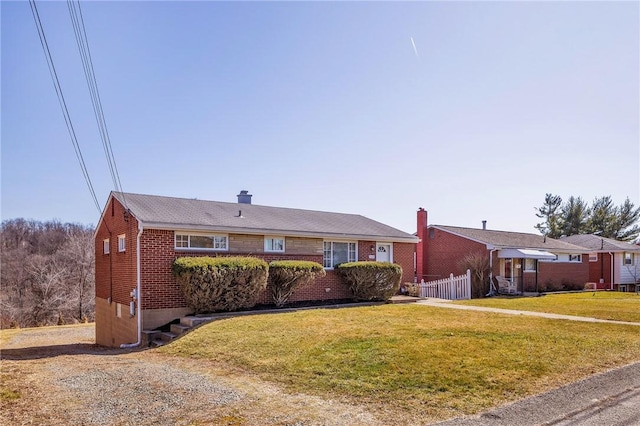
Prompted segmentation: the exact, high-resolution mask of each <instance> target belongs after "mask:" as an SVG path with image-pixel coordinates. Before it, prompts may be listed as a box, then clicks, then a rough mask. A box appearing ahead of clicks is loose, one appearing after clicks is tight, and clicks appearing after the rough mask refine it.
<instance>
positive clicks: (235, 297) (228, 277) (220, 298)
mask: <svg viewBox="0 0 640 426" xmlns="http://www.w3.org/2000/svg"><path fill="white" fill-rule="evenodd" d="M268 270H269V265H267V262H265V261H264V260H262V259H258V258H255V257H180V258H178V259H176V260H175V261H174V262H173V274H174V275H175V276H176V279H177V281H178V284H179V285H180V288H181V289H182V293H183V295H184V298H185V299H186V301H187V304H188V305H189V307H191V308H193V309H194V310H195V311H196V313H201V312H213V311H236V310H238V309H247V308H251V307H253V306H255V305H256V303H257V302H258V297H259V296H260V292H261V291H263V290H264V289H265V288H266V287H267V274H268Z"/></svg>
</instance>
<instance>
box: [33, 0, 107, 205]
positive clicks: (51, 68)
mask: <svg viewBox="0 0 640 426" xmlns="http://www.w3.org/2000/svg"><path fill="white" fill-rule="evenodd" d="M29 5H30V6H31V14H32V15H33V20H34V22H35V24H36V29H37V30H38V37H39V38H40V44H41V45H42V50H43V51H44V56H45V59H46V61H47V67H48V68H49V74H50V75H51V80H52V81H53V87H54V88H55V90H56V95H57V97H58V103H59V104H60V108H61V109H62V115H63V116H64V121H65V124H66V126H67V131H68V132H69V136H70V137H71V144H72V145H73V149H74V151H75V153H76V157H77V159H78V162H79V163H80V169H81V170H82V175H83V176H84V180H85V182H86V183H87V186H88V187H89V192H90V193H91V197H92V198H93V202H94V203H95V205H96V208H97V209H98V212H99V213H101V212H102V209H101V208H100V203H98V198H97V197H96V192H95V191H94V189H93V184H92V183H91V178H90V177H89V171H88V170H87V165H86V164H85V162H84V158H83V156H82V151H81V150H80V145H79V144H78V138H77V137H76V132H75V130H74V128H73V123H72V122H71V116H70V114H69V109H68V108H67V103H66V101H65V99H64V95H63V94H62V87H61V86H60V80H59V79H58V73H57V72H56V67H55V65H54V63H53V58H52V57H51V51H50V50H49V44H48V43H47V37H46V36H45V34H44V28H43V27H42V22H41V20H40V14H39V13H38V7H37V6H36V2H35V0H29Z"/></svg>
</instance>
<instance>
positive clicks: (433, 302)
mask: <svg viewBox="0 0 640 426" xmlns="http://www.w3.org/2000/svg"><path fill="white" fill-rule="evenodd" d="M451 302H452V301H451V300H445V299H436V298H428V299H419V300H417V301H416V303H417V304H419V305H427V306H433V307H436V308H449V309H460V310H463V311H481V312H495V313H498V314H507V315H526V316H531V317H540V318H551V319H561V320H569V321H582V322H595V323H607V324H620V325H635V326H638V327H640V322H629V321H613V320H604V319H599V318H590V317H578V316H575V315H561V314H550V313H547V312H533V311H519V310H516V309H501V308H489V307H486V306H472V305H457V304H454V303H451Z"/></svg>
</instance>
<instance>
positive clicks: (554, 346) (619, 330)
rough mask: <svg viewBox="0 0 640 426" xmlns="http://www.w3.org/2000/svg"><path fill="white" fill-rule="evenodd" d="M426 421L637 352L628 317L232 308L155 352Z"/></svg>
mask: <svg viewBox="0 0 640 426" xmlns="http://www.w3.org/2000/svg"><path fill="white" fill-rule="evenodd" d="M161 351H162V352H163V353H165V354H169V355H176V356H185V357H193V358H201V359H206V360H211V361H214V362H216V363H220V364H222V365H227V366H228V368H230V369H233V370H237V369H240V370H241V371H245V372H247V373H251V374H256V375H257V376H258V377H260V378H262V379H264V380H268V381H271V382H274V383H277V384H280V385H282V386H284V387H285V388H286V389H287V390H288V391H290V392H301V393H307V394H314V395H319V396H322V397H329V398H339V399H340V400H344V401H348V402H351V403H357V404H365V405H370V406H371V407H375V409H376V411H378V412H382V413H386V414H385V415H391V416H392V415H393V413H394V412H395V413H400V412H402V413H403V416H407V415H409V416H411V415H413V416H415V419H420V418H422V419H423V421H424V420H428V419H431V420H437V419H444V418H448V417H452V416H456V415H461V414H472V413H477V412H479V411H481V410H484V409H487V408H489V407H491V406H494V405H497V404H500V403H503V402H506V401H510V400H514V399H518V398H521V397H524V396H526V395H531V394H535V393H538V392H541V391H544V390H547V389H550V388H553V387H555V386H557V385H559V384H564V383H567V382H570V381H573V380H576V379H578V378H582V377H585V376H587V375H590V374H592V373H595V372H599V371H604V370H606V369H609V368H612V367H614V366H619V365H623V364H626V363H629V362H632V361H636V360H638V359H640V357H639V355H638V354H640V333H638V328H637V327H633V326H621V325H610V324H589V323H577V322H576V323H573V322H567V321H558V320H549V319H542V318H531V317H519V316H508V315H500V314H491V313H483V312H466V311H458V310H446V309H438V308H431V307H427V306H420V305H404V306H402V305H382V306H374V307H364V308H349V309H337V310H332V309H321V310H311V311H301V312H294V313H282V314H272V315H256V316H245V317H236V318H231V319H226V320H220V321H216V322H213V323H210V324H207V325H205V326H203V327H201V328H199V329H197V330H195V331H193V332H192V333H189V334H188V335H187V336H185V337H183V338H181V339H179V340H178V341H176V342H173V343H172V344H170V345H167V346H165V347H164V348H162V349H161Z"/></svg>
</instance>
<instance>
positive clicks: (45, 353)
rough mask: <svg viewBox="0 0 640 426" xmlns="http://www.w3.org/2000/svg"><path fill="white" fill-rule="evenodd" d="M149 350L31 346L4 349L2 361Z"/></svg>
mask: <svg viewBox="0 0 640 426" xmlns="http://www.w3.org/2000/svg"><path fill="white" fill-rule="evenodd" d="M145 349H148V348H131V349H120V348H107V347H104V346H100V345H96V344H93V343H72V344H66V345H50V346H31V347H25V348H15V349H2V351H0V359H2V360H8V361H28V360H34V359H44V358H55V357H58V356H66V355H101V356H104V355H121V354H126V353H131V352H139V351H142V350H145Z"/></svg>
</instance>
